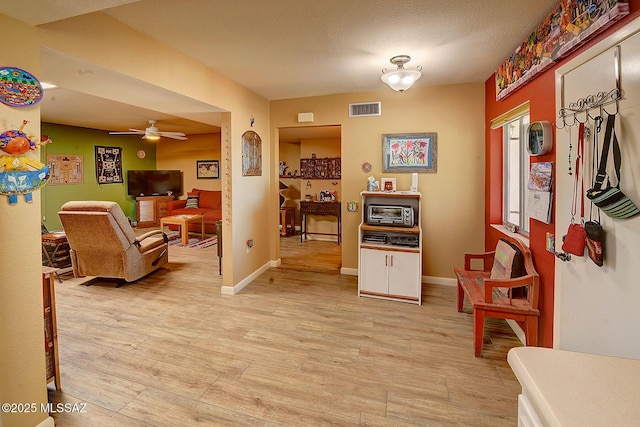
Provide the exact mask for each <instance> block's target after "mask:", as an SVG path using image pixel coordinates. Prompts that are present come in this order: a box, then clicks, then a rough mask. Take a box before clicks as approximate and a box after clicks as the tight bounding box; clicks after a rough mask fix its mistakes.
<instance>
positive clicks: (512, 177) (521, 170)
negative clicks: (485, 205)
mask: <svg viewBox="0 0 640 427" xmlns="http://www.w3.org/2000/svg"><path fill="white" fill-rule="evenodd" d="M528 126H529V113H528V112H527V113H525V114H522V115H520V116H519V117H517V118H515V119H513V120H511V121H509V122H507V123H506V124H505V125H503V126H502V130H503V132H502V134H503V136H504V144H503V146H504V156H503V159H504V160H503V163H504V175H503V176H504V193H503V200H502V206H503V216H502V217H503V219H504V222H505V223H510V224H514V225H517V226H518V227H519V229H520V231H521V232H522V233H523V234H527V235H528V234H529V215H527V199H528V195H529V190H528V189H527V181H528V180H529V153H528V152H527V149H526V144H527V140H526V139H527V138H526V134H527V127H528Z"/></svg>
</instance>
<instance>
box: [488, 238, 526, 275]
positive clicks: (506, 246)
mask: <svg viewBox="0 0 640 427" xmlns="http://www.w3.org/2000/svg"><path fill="white" fill-rule="evenodd" d="M523 274H524V256H523V255H522V252H520V249H518V247H517V246H516V245H515V244H512V243H511V242H508V241H506V240H504V239H500V240H498V244H497V245H496V252H495V256H494V258H493V267H492V268H491V278H492V279H511V278H512V277H520V276H522V275H523Z"/></svg>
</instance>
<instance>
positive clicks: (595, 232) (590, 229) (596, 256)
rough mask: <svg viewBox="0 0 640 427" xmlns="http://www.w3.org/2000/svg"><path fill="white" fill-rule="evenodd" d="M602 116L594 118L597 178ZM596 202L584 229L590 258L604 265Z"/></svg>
mask: <svg viewBox="0 0 640 427" xmlns="http://www.w3.org/2000/svg"><path fill="white" fill-rule="evenodd" d="M602 121H603V119H602V116H597V117H596V118H595V119H594V132H593V155H592V156H591V176H592V177H593V179H595V176H596V174H597V170H598V169H597V168H598V134H599V133H600V127H601V125H602ZM593 209H594V204H593V202H591V205H590V206H589V221H587V222H585V223H584V231H585V233H586V234H587V253H588V254H589V258H590V259H591V261H593V262H594V264H595V265H597V266H598V267H602V266H603V265H604V229H603V228H602V225H600V209H596V211H597V219H596V218H593Z"/></svg>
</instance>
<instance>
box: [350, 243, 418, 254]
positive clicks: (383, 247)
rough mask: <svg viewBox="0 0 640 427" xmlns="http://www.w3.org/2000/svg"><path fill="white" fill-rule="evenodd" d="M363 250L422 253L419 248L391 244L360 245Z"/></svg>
mask: <svg viewBox="0 0 640 427" xmlns="http://www.w3.org/2000/svg"><path fill="white" fill-rule="evenodd" d="M360 248H362V249H377V250H385V251H397V252H416V253H420V247H419V246H400V245H392V244H391V243H360Z"/></svg>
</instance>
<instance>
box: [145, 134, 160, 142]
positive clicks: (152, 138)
mask: <svg viewBox="0 0 640 427" xmlns="http://www.w3.org/2000/svg"><path fill="white" fill-rule="evenodd" d="M143 138H144V139H146V140H147V141H158V140H160V135H151V134H146V135H145V136H144V137H143Z"/></svg>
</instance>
